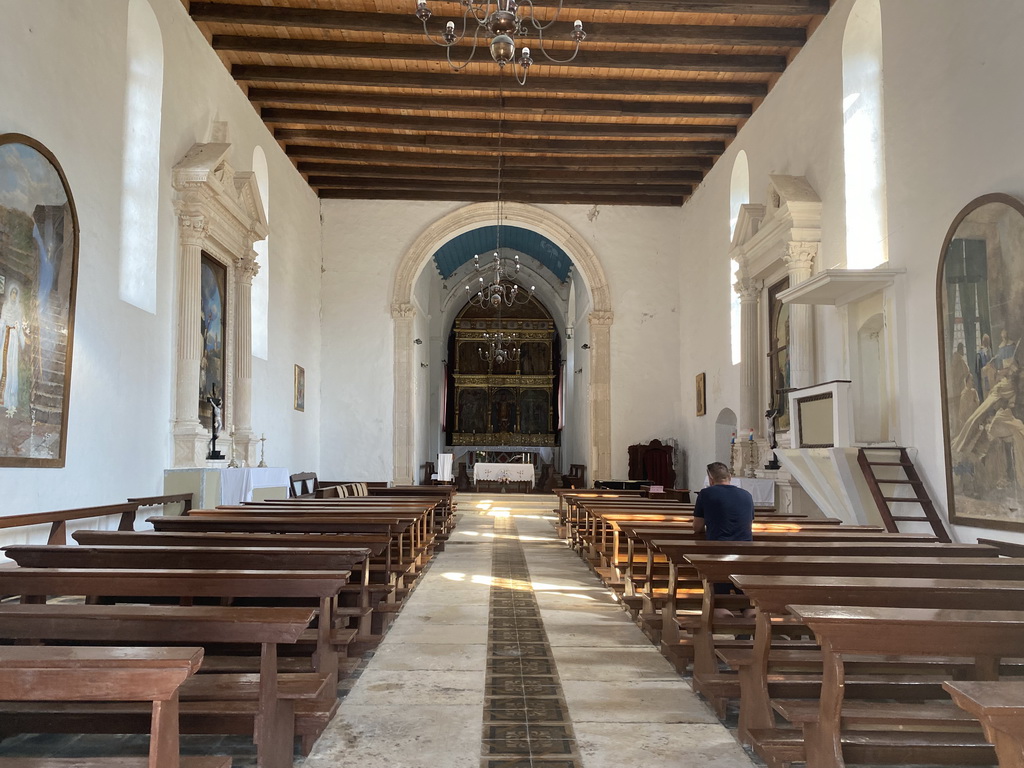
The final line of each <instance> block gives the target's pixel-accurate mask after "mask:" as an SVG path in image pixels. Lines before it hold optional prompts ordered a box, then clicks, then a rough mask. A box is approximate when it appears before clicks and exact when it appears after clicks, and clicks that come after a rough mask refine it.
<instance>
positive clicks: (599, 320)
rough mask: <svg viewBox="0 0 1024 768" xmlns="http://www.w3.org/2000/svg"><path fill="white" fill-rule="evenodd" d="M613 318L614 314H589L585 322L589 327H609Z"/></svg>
mask: <svg viewBox="0 0 1024 768" xmlns="http://www.w3.org/2000/svg"><path fill="white" fill-rule="evenodd" d="M614 317H615V313H614V312H591V313H590V316H589V317H588V318H587V321H588V322H589V323H590V324H591V325H611V324H612V320H613V319H614Z"/></svg>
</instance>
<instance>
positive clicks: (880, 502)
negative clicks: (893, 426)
mask: <svg viewBox="0 0 1024 768" xmlns="http://www.w3.org/2000/svg"><path fill="white" fill-rule="evenodd" d="M868 453H870V454H872V456H876V457H877V456H878V454H888V455H887V456H885V457H884V459H878V458H869V457H868ZM857 463H858V464H860V468H861V471H862V472H863V473H864V479H865V480H866V481H867V484H868V488H869V489H870V490H871V497H872V498H873V499H874V500H875V506H876V507H878V513H879V514H880V515H881V516H882V523H883V524H884V525H885V529H886V530H887V531H889V532H890V533H899V532H900V529H899V523H901V522H914V523H926V524H927V525H929V526H931V529H932V531H933V532H934V533H935V537H936V538H937V539H938V540H939V541H943V542H946V543H949V542H950V541H952V539H950V537H949V533H948V532H947V531H946V528H945V526H944V525H943V524H942V520H941V518H940V517H939V515H938V513H937V512H936V511H935V505H934V504H932V500H931V498H930V497H929V496H928V490H927V489H926V488H925V487H924V482H923V481H922V480H921V476H920V475H919V474H917V468H916V467H914V462H912V461H911V460H910V456H908V455H907V449H906V448H900V447H896V446H894V447H891V448H890V447H881V448H861V449H859V450H858V451H857ZM876 467H890V468H898V469H889V470H882V471H883V472H884V473H885V474H887V475H899V477H879V476H878V474H877V473H876ZM883 485H885V486H891V490H890V491H889V492H888V493H886V492H885V491H883V490H882V487H881V486H883ZM901 485H909V486H910V487H911V489H912V490H913V494H912V495H910V496H896V495H894V494H895V492H896V488H897V487H899V486H901ZM890 504H917V505H919V506H920V508H921V512H922V514H920V515H893V513H892V509H891V507H890V506H889V505H890Z"/></svg>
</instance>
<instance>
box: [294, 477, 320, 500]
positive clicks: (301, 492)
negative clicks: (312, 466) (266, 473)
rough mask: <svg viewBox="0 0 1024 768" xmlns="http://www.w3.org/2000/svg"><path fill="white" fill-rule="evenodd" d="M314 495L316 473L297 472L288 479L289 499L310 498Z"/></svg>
mask: <svg viewBox="0 0 1024 768" xmlns="http://www.w3.org/2000/svg"><path fill="white" fill-rule="evenodd" d="M315 493H316V472H297V473H295V474H294V475H289V477H288V495H289V497H290V498H300V497H302V496H312V495H314V494H315Z"/></svg>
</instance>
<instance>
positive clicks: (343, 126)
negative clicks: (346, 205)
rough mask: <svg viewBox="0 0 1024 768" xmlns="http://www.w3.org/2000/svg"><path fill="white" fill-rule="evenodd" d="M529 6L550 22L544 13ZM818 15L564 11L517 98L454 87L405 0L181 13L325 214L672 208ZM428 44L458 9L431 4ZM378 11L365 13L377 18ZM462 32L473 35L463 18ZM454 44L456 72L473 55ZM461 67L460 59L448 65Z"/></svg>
mask: <svg viewBox="0 0 1024 768" xmlns="http://www.w3.org/2000/svg"><path fill="white" fill-rule="evenodd" d="M544 2H545V0H540V2H539V3H538V5H537V6H536V11H535V12H536V14H537V16H538V18H539V19H543V20H545V21H551V20H552V19H553V17H554V15H555V13H554V11H555V8H556V7H557V6H556V4H555V3H553V2H552V3H551V4H547V5H541V4H540V3H544ZM829 4H830V3H829V0H745V1H743V2H741V1H739V0H731V1H730V0H701V1H700V2H698V1H697V0H565V2H564V4H563V10H562V13H561V16H560V17H559V18H558V19H555V20H554V21H553V23H552V25H551V27H550V28H549V29H547V30H546V31H545V33H544V40H545V43H546V44H547V45H549V46H550V50H551V53H552V55H553V56H556V57H559V58H565V57H566V56H567V55H569V54H570V53H571V50H572V48H571V45H572V44H571V43H567V42H565V41H566V40H567V38H568V35H569V31H570V30H571V24H572V20H573V19H575V18H581V19H583V21H584V28H585V29H586V32H587V39H586V40H585V41H584V42H583V44H582V46H581V48H580V52H579V54H578V55H577V56H576V58H575V59H574V60H573V61H571V62H561V63H552V62H550V61H548V60H547V59H546V58H545V57H544V56H543V55H542V53H541V52H540V48H539V44H538V41H537V40H536V38H533V39H531V38H529V37H528V38H524V39H522V40H520V41H517V42H518V44H519V45H520V46H522V45H529V46H530V47H531V48H532V49H533V52H534V61H535V65H534V66H533V67H532V68H531V69H530V71H529V77H528V80H527V83H526V85H525V86H520V85H518V84H516V82H515V80H514V79H513V78H512V77H511V72H510V70H511V69H512V67H511V66H510V67H506V68H505V70H504V71H502V70H500V69H499V68H498V66H497V65H496V64H495V63H494V62H493V61H491V59H490V56H489V53H488V52H487V50H486V40H485V39H484V36H481V42H480V45H479V47H481V48H484V50H482V51H481V50H477V51H476V55H475V57H474V58H473V59H472V60H471V61H469V63H468V64H467V65H466V66H465V68H464V70H463V71H459V72H453V71H451V68H450V67H449V64H448V61H447V59H446V52H445V50H444V49H443V48H441V47H439V46H436V45H432V44H431V43H430V42H429V40H428V39H427V37H426V36H425V35H424V32H423V24H422V23H421V22H420V21H419V20H418V19H416V18H415V16H414V15H413V13H411V12H410V9H411V8H413V7H414V4H413V3H412V2H411V0H375V2H374V3H368V2H366V0H213V1H210V2H191V4H190V7H189V12H190V14H191V16H192V19H193V20H194V21H195V23H196V24H197V25H198V26H199V28H200V29H201V31H202V32H203V34H204V35H205V36H206V38H207V40H209V41H210V44H211V46H212V47H213V48H214V50H215V51H216V52H217V53H218V55H219V56H220V58H221V60H222V61H223V62H224V65H225V66H226V67H227V68H228V70H229V71H230V72H231V74H232V76H233V77H234V78H235V79H236V81H237V82H238V84H239V86H240V87H241V88H242V89H243V91H245V92H246V93H247V95H248V97H249V99H250V101H251V102H252V103H253V106H254V108H255V109H256V110H257V111H258V112H259V114H260V116H261V117H262V119H263V120H264V122H266V124H267V126H268V128H269V129H270V130H271V131H272V133H273V135H274V137H275V139H277V140H278V142H280V143H281V145H282V146H283V148H284V149H285V152H286V153H287V154H288V156H289V157H291V158H292V160H293V162H295V164H296V167H297V169H298V170H299V172H300V173H302V174H303V175H304V176H305V177H306V179H307V181H308V182H309V183H310V185H311V186H312V187H313V188H314V189H315V190H316V191H317V192H318V194H319V195H320V196H321V197H323V198H337V199H356V198H364V199H365V198H371V199H408V200H431V199H435V200H464V201H467V202H471V201H486V200H496V199H497V194H498V191H497V190H498V169H499V166H500V167H501V198H502V199H507V200H515V201H521V202H536V203H568V204H576V203H578V204H601V205H615V204H626V205H670V206H678V205H681V204H682V203H683V201H685V199H686V198H687V197H688V196H689V195H690V194H691V192H692V190H693V189H694V188H695V187H696V185H698V184H699V183H700V182H701V181H702V180H703V177H704V174H705V173H707V171H708V170H709V169H710V168H711V166H712V164H713V163H714V161H715V160H716V159H717V158H718V157H719V156H720V155H721V154H722V153H723V152H724V151H725V149H726V147H727V146H728V143H729V142H730V141H731V140H732V139H733V138H734V137H735V136H736V133H737V131H738V130H739V128H740V127H741V126H742V124H743V122H744V121H745V120H746V119H747V118H749V117H750V115H751V114H752V113H753V111H754V109H755V108H756V107H757V105H758V104H759V103H760V101H761V100H762V99H763V98H764V97H765V96H766V95H767V94H768V91H769V89H770V88H771V86H772V84H773V83H774V82H775V80H776V79H778V77H779V76H780V74H781V73H782V72H783V71H784V69H785V67H786V66H787V64H788V62H789V61H790V60H792V58H793V56H795V55H796V53H797V52H798V51H799V50H800V48H801V47H802V46H803V45H804V43H805V42H806V40H807V36H808V34H809V30H812V29H814V28H815V27H816V26H817V24H818V23H820V21H821V18H822V17H823V16H824V15H825V14H826V13H827V12H828V9H829ZM430 6H431V10H432V11H433V12H434V18H433V19H431V21H430V27H431V29H432V30H433V31H434V32H435V33H437V32H438V31H439V30H440V29H441V28H442V27H443V24H444V21H446V20H448V19H453V20H458V24H459V25H461V24H462V22H461V20H460V19H461V15H462V11H463V6H461V5H460V4H459V3H456V2H450V1H446V0H430ZM374 9H377V10H374ZM470 25H471V26H474V27H475V25H474V24H473V21H472V19H470ZM470 51H471V49H470V48H469V47H468V46H463V45H457V46H455V47H454V48H453V49H452V51H451V54H452V60H453V61H460V62H461V61H463V60H465V57H467V56H469V55H470ZM460 56H461V57H463V58H462V59H460Z"/></svg>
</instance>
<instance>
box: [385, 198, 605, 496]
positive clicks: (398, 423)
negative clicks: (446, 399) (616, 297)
mask: <svg viewBox="0 0 1024 768" xmlns="http://www.w3.org/2000/svg"><path fill="white" fill-rule="evenodd" d="M503 216H504V220H505V221H507V222H508V223H509V224H510V225H513V226H516V227H522V228H525V229H529V230H532V231H534V232H537V233H539V234H541V235H543V236H544V237H546V238H549V239H550V240H551V241H552V242H555V243H558V244H559V245H560V246H561V247H562V248H563V249H564V250H565V252H566V253H567V254H568V256H569V258H570V259H571V261H572V264H573V267H574V269H575V270H576V272H577V274H578V275H579V277H580V279H581V281H582V283H583V285H584V286H585V287H586V289H587V292H588V295H589V299H590V311H589V314H588V315H587V318H586V321H587V325H588V331H589V341H588V347H589V351H588V361H589V370H588V373H589V382H588V386H587V387H586V391H585V393H582V396H583V397H585V398H586V403H587V407H586V409H585V412H586V419H587V421H588V424H587V425H585V426H586V428H587V429H585V430H584V431H585V433H586V434H588V435H589V440H588V444H589V451H588V453H589V456H588V461H587V464H588V468H589V470H590V471H591V474H590V476H591V477H609V476H610V473H611V365H610V357H609V353H610V338H611V323H612V319H613V315H612V311H611V297H610V295H609V291H608V283H607V280H606V279H605V276H604V271H603V269H602V268H601V265H600V263H599V262H598V260H597V257H596V255H595V254H594V252H593V251H592V250H591V249H590V247H589V246H588V245H587V243H586V241H585V240H584V238H583V237H582V236H581V235H580V234H579V233H578V232H576V231H575V230H574V229H572V228H571V227H570V226H568V225H567V224H566V223H565V222H564V221H562V220H561V219H560V218H558V217H557V216H554V215H553V214H551V213H549V212H547V211H544V210H542V209H540V208H535V207H533V206H530V205H524V204H521V203H506V204H505V205H504V207H503ZM493 222H494V206H493V204H490V203H478V204H474V205H468V206H466V207H464V208H461V209H459V210H457V211H454V212H453V213H451V214H448V215H446V216H443V217H442V218H440V219H438V220H437V221H436V222H434V223H433V224H432V225H430V226H429V227H427V228H426V229H425V230H424V231H423V232H422V233H421V234H420V236H419V237H418V238H417V239H416V241H415V242H414V243H413V244H412V245H411V246H410V248H409V250H408V251H407V252H406V254H405V256H404V257H403V259H402V262H401V264H399V267H398V270H397V271H396V274H395V284H394V290H393V291H392V302H391V316H392V318H393V319H394V323H395V325H394V333H395V371H394V373H395V376H394V380H395V401H394V414H395V418H394V436H393V437H394V439H393V449H394V477H395V480H396V482H412V481H413V478H414V477H415V469H416V468H415V467H414V466H413V444H414V439H415V432H416V424H415V423H414V419H415V418H416V416H415V409H414V403H413V398H414V391H415V390H414V381H415V377H414V374H415V372H414V370H413V367H414V364H415V360H414V353H413V337H414V333H413V330H414V325H415V321H416V319H417V314H418V312H419V310H418V308H417V303H416V302H415V301H414V290H415V287H416V283H417V280H418V279H419V277H420V275H421V273H422V272H423V269H424V267H425V266H426V265H427V264H428V262H429V261H430V259H431V256H432V254H433V253H434V252H435V251H436V250H437V249H438V248H439V247H441V246H442V245H443V244H444V243H446V242H448V241H449V240H451V239H452V238H455V237H457V236H459V235H461V234H463V233H465V232H468V231H470V230H472V229H475V228H477V227H480V226H482V225H490V224H492V223H493Z"/></svg>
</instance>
